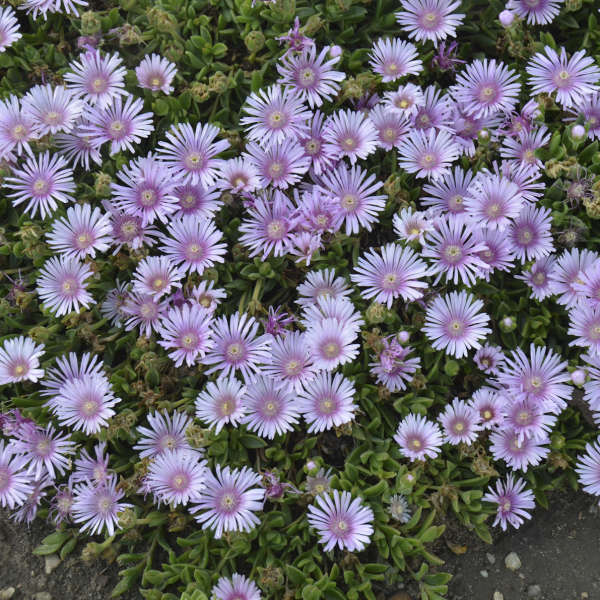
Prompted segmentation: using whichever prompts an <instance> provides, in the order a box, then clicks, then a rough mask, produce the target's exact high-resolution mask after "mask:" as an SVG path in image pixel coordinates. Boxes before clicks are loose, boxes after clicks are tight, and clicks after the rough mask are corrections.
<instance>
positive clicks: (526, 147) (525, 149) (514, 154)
mask: <svg viewBox="0 0 600 600" xmlns="http://www.w3.org/2000/svg"><path fill="white" fill-rule="evenodd" d="M550 137H551V136H550V133H549V132H548V128H547V127H546V126H545V125H540V126H539V127H538V128H536V129H532V130H531V131H523V132H521V133H519V135H518V136H517V138H512V137H510V136H507V137H505V138H504V141H503V142H502V147H501V148H500V156H501V157H502V158H505V159H508V161H509V162H510V163H512V164H513V165H514V166H524V167H537V168H538V169H541V168H542V167H543V164H542V161H541V160H540V159H539V158H538V157H537V156H536V155H535V152H536V150H539V149H540V148H542V147H544V146H545V145H546V144H547V143H548V142H549V141H550Z"/></svg>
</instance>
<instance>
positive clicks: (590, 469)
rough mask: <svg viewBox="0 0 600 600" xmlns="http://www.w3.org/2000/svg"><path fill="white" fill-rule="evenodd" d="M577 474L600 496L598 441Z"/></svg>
mask: <svg viewBox="0 0 600 600" xmlns="http://www.w3.org/2000/svg"><path fill="white" fill-rule="evenodd" d="M0 443H1V442H0ZM575 472H576V473H577V475H578V479H579V482H580V483H581V485H582V486H583V489H584V491H586V492H587V493H588V494H593V495H594V496H600V446H599V445H598V441H597V440H596V441H595V442H589V443H588V444H586V447H585V454H583V455H582V456H579V457H578V459H577V464H576V466H575Z"/></svg>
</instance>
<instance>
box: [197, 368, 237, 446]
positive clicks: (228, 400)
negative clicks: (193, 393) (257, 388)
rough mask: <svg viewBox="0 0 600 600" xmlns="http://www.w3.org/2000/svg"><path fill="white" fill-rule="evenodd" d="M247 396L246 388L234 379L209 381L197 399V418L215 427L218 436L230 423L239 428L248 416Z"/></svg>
mask: <svg viewBox="0 0 600 600" xmlns="http://www.w3.org/2000/svg"><path fill="white" fill-rule="evenodd" d="M245 394H246V387H245V386H244V385H242V384H241V383H240V382H239V381H238V380H237V379H234V378H233V377H228V378H227V379H224V378H221V379H217V381H215V382H214V383H213V382H212V381H209V382H208V383H207V384H206V388H205V389H204V391H203V392H200V393H199V394H198V397H197V398H196V403H195V406H196V417H198V419H200V420H201V421H203V422H204V423H208V424H209V426H210V427H214V428H215V433H216V434H218V433H219V432H220V431H221V429H223V427H224V426H225V425H226V424H228V423H229V424H231V425H233V426H234V427H237V426H238V425H239V424H240V422H241V419H242V417H243V416H244V415H245V414H246V406H245V404H244V396H245Z"/></svg>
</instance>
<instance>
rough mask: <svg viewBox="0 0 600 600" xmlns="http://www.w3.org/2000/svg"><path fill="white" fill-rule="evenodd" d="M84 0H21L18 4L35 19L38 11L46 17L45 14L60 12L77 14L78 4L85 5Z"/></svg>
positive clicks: (76, 15)
mask: <svg viewBox="0 0 600 600" xmlns="http://www.w3.org/2000/svg"><path fill="white" fill-rule="evenodd" d="M87 5H88V3H87V1H86V0H23V2H22V4H20V5H19V8H20V9H21V10H25V11H27V14H31V15H32V16H33V18H34V19H37V16H38V13H39V14H41V15H42V16H43V17H44V21H45V20H46V18H47V14H48V13H50V14H53V13H61V12H64V13H66V14H68V15H69V14H72V15H74V16H75V17H78V16H79V10H78V7H79V6H87Z"/></svg>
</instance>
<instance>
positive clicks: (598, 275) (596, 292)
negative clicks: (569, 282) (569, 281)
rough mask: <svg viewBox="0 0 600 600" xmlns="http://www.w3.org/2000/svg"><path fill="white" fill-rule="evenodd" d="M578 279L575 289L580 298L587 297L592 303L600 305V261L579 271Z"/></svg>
mask: <svg viewBox="0 0 600 600" xmlns="http://www.w3.org/2000/svg"><path fill="white" fill-rule="evenodd" d="M578 279H579V281H576V282H575V283H574V284H573V289H574V290H575V291H576V292H577V293H578V294H579V296H580V298H586V299H587V300H588V301H589V302H590V303H591V304H592V305H594V306H600V261H595V262H593V263H592V264H590V265H588V266H587V267H586V268H585V270H582V271H581V272H580V273H579V277H578Z"/></svg>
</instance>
